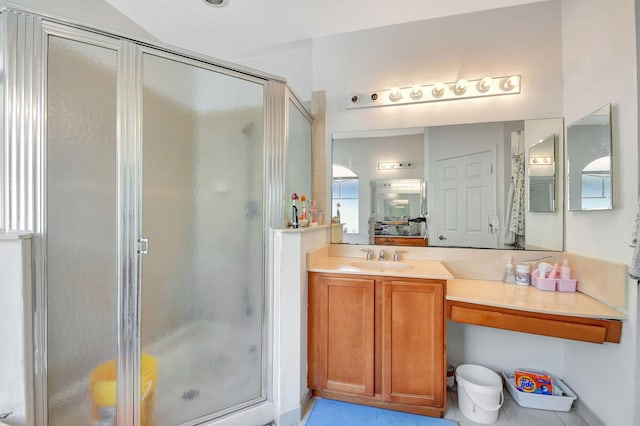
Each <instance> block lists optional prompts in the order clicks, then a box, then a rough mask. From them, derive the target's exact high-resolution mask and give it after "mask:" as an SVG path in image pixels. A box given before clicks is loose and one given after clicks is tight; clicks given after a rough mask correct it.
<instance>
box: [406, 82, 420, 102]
mask: <svg viewBox="0 0 640 426" xmlns="http://www.w3.org/2000/svg"><path fill="white" fill-rule="evenodd" d="M409 94H410V95H411V97H412V98H413V99H420V98H421V97H422V86H421V85H419V84H414V85H413V86H411V93H409Z"/></svg>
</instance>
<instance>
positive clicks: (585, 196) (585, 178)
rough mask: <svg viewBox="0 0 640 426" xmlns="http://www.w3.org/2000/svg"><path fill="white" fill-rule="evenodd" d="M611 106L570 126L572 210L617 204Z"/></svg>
mask: <svg viewBox="0 0 640 426" xmlns="http://www.w3.org/2000/svg"><path fill="white" fill-rule="evenodd" d="M611 140H612V137H611V106H610V105H608V104H607V105H605V106H604V107H602V108H600V109H599V110H597V111H595V112H593V113H591V114H589V115H587V116H586V117H584V118H582V119H581V120H578V121H576V122H575V123H573V124H571V125H570V126H568V127H567V183H568V191H567V194H568V198H569V210H609V209H612V208H613V196H612V194H613V191H612V176H613V168H612V161H611V151H612V142H611Z"/></svg>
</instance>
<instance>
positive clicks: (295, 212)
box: [291, 192, 298, 228]
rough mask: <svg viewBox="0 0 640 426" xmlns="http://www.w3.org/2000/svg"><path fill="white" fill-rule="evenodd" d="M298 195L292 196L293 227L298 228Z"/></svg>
mask: <svg viewBox="0 0 640 426" xmlns="http://www.w3.org/2000/svg"><path fill="white" fill-rule="evenodd" d="M297 199H298V194H296V193H295V192H294V193H293V194H291V227H293V228H298V207H296V200H297Z"/></svg>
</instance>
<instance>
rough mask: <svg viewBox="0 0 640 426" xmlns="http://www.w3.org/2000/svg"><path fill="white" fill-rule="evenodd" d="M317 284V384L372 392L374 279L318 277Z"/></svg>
mask: <svg viewBox="0 0 640 426" xmlns="http://www.w3.org/2000/svg"><path fill="white" fill-rule="evenodd" d="M318 284H319V288H318V290H319V294H318V296H319V297H318V302H319V303H318V310H317V311H316V312H317V315H318V330H317V338H318V342H317V368H318V379H319V380H318V382H319V383H318V385H319V387H320V388H321V389H327V390H333V391H339V392H348V393H352V394H357V395H373V393H374V346H373V345H374V280H372V279H362V278H339V277H330V276H321V277H320V279H319V283H318Z"/></svg>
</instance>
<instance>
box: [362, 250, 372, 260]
mask: <svg viewBox="0 0 640 426" xmlns="http://www.w3.org/2000/svg"><path fill="white" fill-rule="evenodd" d="M361 251H363V252H365V253H366V254H365V256H366V258H367V260H371V259H373V255H372V254H371V249H362V250H361Z"/></svg>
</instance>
